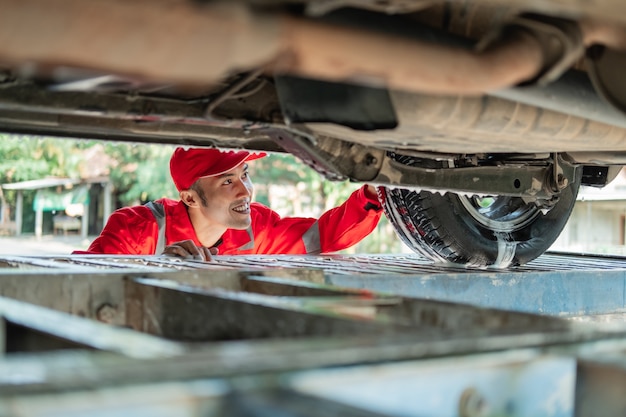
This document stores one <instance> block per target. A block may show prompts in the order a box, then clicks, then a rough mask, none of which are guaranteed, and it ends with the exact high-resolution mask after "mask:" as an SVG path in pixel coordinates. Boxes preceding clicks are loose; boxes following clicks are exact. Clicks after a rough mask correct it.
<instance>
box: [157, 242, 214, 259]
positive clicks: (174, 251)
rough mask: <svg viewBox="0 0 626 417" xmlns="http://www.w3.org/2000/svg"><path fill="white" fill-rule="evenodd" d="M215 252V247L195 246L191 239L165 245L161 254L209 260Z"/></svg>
mask: <svg viewBox="0 0 626 417" xmlns="http://www.w3.org/2000/svg"><path fill="white" fill-rule="evenodd" d="M217 252H218V251H217V248H207V247H204V246H196V244H195V243H194V242H193V240H183V241H181V242H176V243H172V244H171V245H168V246H166V247H165V249H163V253H162V254H161V256H179V257H181V258H183V259H189V260H196V261H206V262H210V261H212V260H213V255H217Z"/></svg>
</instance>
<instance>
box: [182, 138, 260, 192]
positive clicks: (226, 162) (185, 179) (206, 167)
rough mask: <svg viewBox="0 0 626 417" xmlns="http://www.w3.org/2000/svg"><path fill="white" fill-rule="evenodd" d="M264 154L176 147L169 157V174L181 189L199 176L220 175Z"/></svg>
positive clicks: (185, 187)
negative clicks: (170, 157)
mask: <svg viewBox="0 0 626 417" xmlns="http://www.w3.org/2000/svg"><path fill="white" fill-rule="evenodd" d="M266 155H267V154H266V153H265V152H260V153H251V152H248V151H220V150H219V149H214V148H189V149H184V148H176V150H175V151H174V154H173V155H172V159H170V174H171V175H172V179H173V180H174V184H175V185H176V188H177V189H178V191H183V190H188V189H189V187H191V186H192V185H193V183H194V182H196V181H197V180H199V179H200V178H204V177H214V176H216V175H221V174H223V173H225V172H228V171H230V170H231V169H233V168H235V167H237V166H238V165H239V164H241V163H243V162H245V161H252V160H254V159H259V158H263V157H264V156H266Z"/></svg>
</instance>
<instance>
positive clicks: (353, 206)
mask: <svg viewBox="0 0 626 417" xmlns="http://www.w3.org/2000/svg"><path fill="white" fill-rule="evenodd" d="M366 189H367V186H366V185H364V186H362V187H361V188H359V189H358V190H356V191H355V192H353V193H352V194H351V195H350V197H349V198H348V199H347V200H346V201H345V202H344V203H343V204H342V205H340V206H339V207H336V208H334V209H330V210H328V211H327V212H325V213H324V214H322V216H321V217H320V218H319V220H318V221H317V223H318V228H319V235H320V246H321V253H327V252H336V251H340V250H344V249H347V248H349V247H351V246H354V245H356V244H357V243H359V242H360V241H361V240H363V239H364V238H365V237H367V235H369V234H370V233H371V232H372V231H373V230H374V229H375V228H376V226H377V225H378V222H379V221H380V217H381V215H382V207H381V205H380V202H379V201H378V197H377V196H370V195H368V193H367V192H366Z"/></svg>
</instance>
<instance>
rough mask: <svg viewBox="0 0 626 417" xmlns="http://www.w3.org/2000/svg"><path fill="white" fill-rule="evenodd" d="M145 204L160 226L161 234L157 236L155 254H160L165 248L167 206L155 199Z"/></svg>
mask: <svg viewBox="0 0 626 417" xmlns="http://www.w3.org/2000/svg"><path fill="white" fill-rule="evenodd" d="M145 206H146V207H148V208H149V209H150V211H152V214H153V215H154V218H155V219H156V222H157V225H158V226H159V236H158V238H157V245H156V250H155V252H154V254H155V255H160V254H162V253H163V251H164V250H165V207H163V204H161V203H156V202H153V201H148V202H147V203H146V204H145Z"/></svg>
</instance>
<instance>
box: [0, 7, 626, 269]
mask: <svg viewBox="0 0 626 417" xmlns="http://www.w3.org/2000/svg"><path fill="white" fill-rule="evenodd" d="M0 5H1V6H2V7H1V10H2V13H0V131H2V132H7V133H28V134H37V135H53V136H62V137H76V138H93V139H104V140H116V141H133V142H149V143H164V144H165V143H167V144H180V145H185V146H214V147H220V148H245V149H250V150H258V151H267V152H283V153H285V152H286V153H290V154H293V155H294V156H296V157H298V158H299V159H301V160H302V161H303V162H305V163H306V164H307V165H309V166H311V167H313V168H314V169H316V170H317V171H318V172H319V173H320V174H322V175H324V176H325V177H326V178H327V179H328V180H333V181H347V180H349V181H354V182H359V183H372V184H375V185H377V186H378V187H379V188H378V190H379V198H380V200H381V202H382V204H383V207H384V210H385V214H386V215H387V217H388V218H389V220H390V221H391V223H392V224H393V225H394V227H395V229H396V231H397V233H398V235H399V236H400V238H401V239H402V240H403V241H404V242H405V243H407V245H409V246H410V247H411V248H413V249H414V250H416V251H417V252H419V253H420V254H423V255H425V256H427V257H429V258H430V259H433V260H435V261H437V262H443V263H445V262H452V263H461V264H467V265H473V266H479V267H508V266H512V265H520V264H524V263H526V262H528V261H530V260H532V259H534V258H536V257H537V256H539V255H541V254H542V253H543V252H545V251H546V250H547V249H548V248H549V247H550V245H551V244H552V243H553V242H554V240H555V239H556V238H557V237H558V235H559V233H560V232H561V230H562V228H563V227H564V225H565V223H566V221H567V219H568V217H569V214H570V212H571V210H572V208H573V205H574V202H575V201H576V195H577V192H578V188H579V186H580V185H591V186H597V187H602V186H605V185H606V184H608V183H609V182H610V181H611V180H612V179H613V178H615V176H616V175H617V173H618V172H619V170H620V169H621V166H622V165H624V164H626V116H625V113H624V112H625V111H626V81H625V79H624V77H623V76H622V74H624V70H625V69H626V52H624V51H626V3H624V2H622V1H621V0H593V1H587V2H580V1H574V0H560V1H559V0H544V1H532V0H526V1H525V0H492V1H471V0H464V1H463V0H458V1H441V0H387V1H384V0H383V1H380V0H318V1H280V0H265V1H264V0H257V1H254V0H250V1H185V0H150V1H148V0H139V1H133V2H127V1H121V0H90V1H88V2H85V1H82V0H57V1H54V2H51V1H46V0H19V1H18V0H0Z"/></svg>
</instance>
